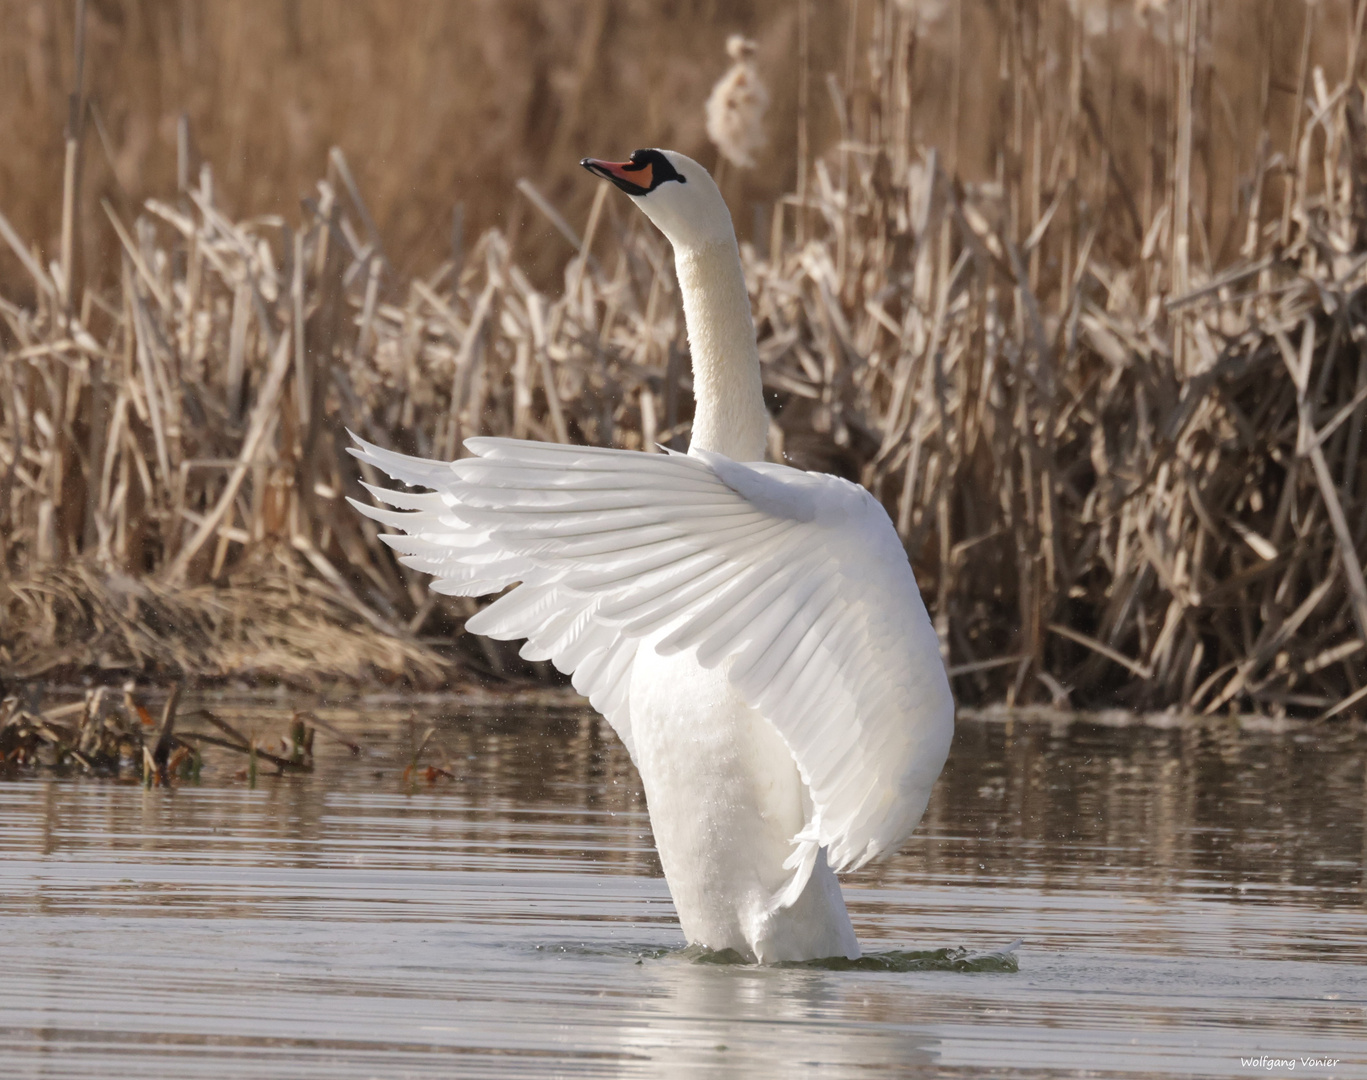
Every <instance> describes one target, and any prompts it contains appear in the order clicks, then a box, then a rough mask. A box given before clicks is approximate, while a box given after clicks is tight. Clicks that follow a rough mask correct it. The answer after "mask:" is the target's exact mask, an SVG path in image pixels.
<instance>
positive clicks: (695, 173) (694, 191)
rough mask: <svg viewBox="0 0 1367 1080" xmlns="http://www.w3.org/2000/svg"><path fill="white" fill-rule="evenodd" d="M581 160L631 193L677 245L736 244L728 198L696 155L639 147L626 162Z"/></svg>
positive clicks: (595, 172) (647, 215)
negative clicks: (697, 160)
mask: <svg viewBox="0 0 1367 1080" xmlns="http://www.w3.org/2000/svg"><path fill="white" fill-rule="evenodd" d="M579 164H580V165H582V166H584V168H586V169H588V171H589V172H591V173H593V174H594V175H595V176H601V177H602V178H603V179H604V180H610V181H611V182H612V183H614V184H616V185H617V186H618V187H619V188H621V189H622V190H623V191H625V192H626V193H627V194H628V195H630V196H631V198H632V201H633V202H634V203H636V205H637V206H639V207H640V208H641V210H642V211H643V212H644V213H645V215H646V217H648V218H650V220H651V221H653V222H654V223H655V226H656V227H657V228H658V229H659V230H660V231H661V232H662V233H664V234H665V237H666V238H667V239H668V240H669V242H670V243H671V244H673V245H674V247H675V248H694V247H703V246H706V245H708V244H717V243H735V236H736V233H735V229H734V228H733V227H732V225H731V211H730V210H728V209H727V206H726V200H725V199H723V198H722V197H721V191H720V190H718V188H717V185H716V182H715V181H714V180H713V179H712V177H711V176H709V175H708V172H707V170H706V169H704V168H703V167H702V166H701V165H699V164H698V163H697V162H696V161H694V160H693V159H692V158H690V157H685V156H684V155H683V154H680V153H676V152H675V151H673V150H637V151H636V152H635V153H633V154H632V155H631V158H630V159H629V160H627V161H622V162H614V161H601V160H599V159H598V158H584V160H583V161H581V162H580V163H579Z"/></svg>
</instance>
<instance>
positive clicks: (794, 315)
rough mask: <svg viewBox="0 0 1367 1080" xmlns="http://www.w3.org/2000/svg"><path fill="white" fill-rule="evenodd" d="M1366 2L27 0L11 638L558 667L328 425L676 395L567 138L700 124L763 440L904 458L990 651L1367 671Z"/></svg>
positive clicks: (17, 187)
mask: <svg viewBox="0 0 1367 1080" xmlns="http://www.w3.org/2000/svg"><path fill="white" fill-rule="evenodd" d="M82 8H84V10H85V12H86V15H85V34H84V37H83V38H82V39H81V41H80V44H81V47H83V49H84V64H83V66H82V67H81V70H82V71H83V81H81V82H80V83H79V85H78V84H77V81H76V78H75V76H76V72H77V63H76V60H75V57H76V54H77V44H78V43H77V38H78V35H76V34H75V12H76V11H78V10H81V9H82ZM1365 14H1367V2H1364V0H1320V2H1318V3H1301V2H1299V0H1297V2H1284V0H1170V2H1167V3H1164V2H1161V0H1138V2H1134V0H1124V2H1119V0H1117V2H1113V3H1108V2H1105V0H1095V2H1085V0H1072V2H1063V0H993V2H988V0H964V2H963V3H958V4H955V3H947V2H943V0H920V2H912V0H902V2H893V0H845V2H844V3H817V2H815V0H787V2H777V0H752V2H748V3H747V2H741V3H727V4H723V3H720V2H703V0H696V2H686V0H683V2H679V3H672V4H654V3H646V2H644V0H640V2H637V0H582V2H559V0H556V2H552V0H542V2H531V0H523V2H511V3H492V2H490V3H475V2H471V3H461V4H448V3H436V2H420V0H412V2H405V3H403V4H391V3H379V2H377V3H353V4H346V5H337V4H331V3H325V2H322V0H319V2H305V0H286V2H283V3H271V4H267V3H265V2H255V0H252V2H247V0H242V2H235V3H230V2H224V3H215V4H200V3H193V2H190V0H178V2H177V0H159V2H153V0H127V2H122V3H120V2H116V0H90V2H89V3H88V4H85V5H81V4H79V3H70V4H67V3H55V2H38V3H24V2H19V0H0V25H2V26H3V27H4V29H5V33H4V34H0V134H3V136H4V145H5V153H4V154H3V155H0V213H3V215H4V216H5V220H6V222H7V223H8V225H9V226H10V228H9V236H8V237H7V238H6V240H5V242H4V243H0V315H2V316H3V320H4V324H3V327H0V545H3V552H2V554H3V559H0V678H3V677H8V678H12V679H32V678H38V677H46V678H53V677H68V676H70V675H72V674H73V673H80V672H83V671H84V672H87V673H89V672H90V671H91V670H95V671H99V672H104V673H105V675H104V676H102V677H108V678H115V677H119V678H121V677H123V676H125V675H127V674H129V673H132V674H136V675H139V676H143V677H147V678H154V679H172V678H179V677H183V676H192V677H200V678H209V679H219V678H225V677H233V676H260V677H264V678H269V679H285V680H287V681H294V682H304V683H309V682H314V683H316V682H317V681H319V680H322V679H327V678H333V677H348V678H367V677H374V676H376V675H379V676H381V677H385V678H393V677H400V676H402V677H405V678H408V679H411V680H414V681H418V682H427V683H432V682H440V681H442V680H444V679H447V678H449V677H450V675H451V673H452V672H453V670H464V671H466V672H467V673H482V674H483V675H485V676H487V677H490V678H494V679H504V680H506V679H516V678H526V677H528V676H538V675H544V674H545V673H544V672H538V671H537V670H535V669H531V668H528V667H527V666H526V665H522V664H520V663H519V662H518V661H517V660H516V659H515V658H514V657H513V656H512V655H511V654H510V653H508V652H507V651H505V650H503V649H501V648H498V647H495V646H494V645H492V644H490V643H487V642H482V641H474V642H472V641H463V642H462V643H461V644H460V645H459V646H458V648H457V650H456V652H455V654H454V659H453V654H452V653H450V651H449V650H446V651H443V650H442V649H441V647H440V643H442V642H446V641H449V640H450V639H451V638H452V636H453V633H454V632H455V631H457V630H458V628H459V625H460V622H461V619H462V618H463V617H464V616H465V615H467V614H468V613H469V611H470V610H471V609H470V608H469V606H468V604H463V603H462V602H460V601H452V600H445V599H439V598H436V597H434V596H432V595H431V594H429V593H427V592H426V591H425V589H424V588H423V586H422V584H421V583H420V582H419V581H416V580H413V579H411V578H410V577H407V576H405V575H404V574H403V573H402V572H401V571H400V570H399V569H398V568H397V567H396V566H395V565H394V563H393V560H392V559H391V558H390V557H389V555H388V552H387V550H386V549H385V548H383V547H382V546H381V545H380V544H379V543H378V542H377V540H376V536H375V534H374V531H373V530H372V529H370V528H369V527H368V525H366V524H365V523H362V522H361V521H359V520H358V518H357V516H356V515H355V514H354V513H352V512H351V511H350V509H349V508H348V507H346V505H345V503H344V502H342V500H341V498H340V496H341V495H343V494H346V493H351V494H356V495H359V494H361V490H360V488H359V486H358V485H357V483H356V470H355V467H354V464H353V462H352V461H351V459H350V458H348V457H347V456H346V455H345V453H344V449H345V441H346V440H345V434H344V430H345V428H347V427H351V428H353V429H355V430H359V431H361V432H362V433H364V434H366V435H367V436H368V437H370V438H373V439H374V440H375V441H378V442H383V443H385V444H387V445H396V446H399V447H400V448H403V449H407V450H412V451H416V452H420V453H428V454H436V455H441V454H446V455H453V454H455V453H456V452H457V450H458V448H459V445H460V440H461V439H462V438H464V437H466V436H468V435H470V434H475V433H493V434H512V435H515V436H518V437H537V438H550V439H561V440H571V441H583V442H590V443H599V444H611V445H619V446H628V447H635V448H640V449H647V448H649V447H650V446H652V445H653V444H654V443H655V442H657V441H658V442H672V443H674V444H675V445H683V444H685V443H686V441H687V431H688V423H689V417H690V415H691V397H690V387H689V380H688V372H687V353H686V342H685V341H684V339H683V335H682V321H681V319H680V318H679V316H678V310H677V309H678V300H677V295H676V291H677V286H676V285H675V284H674V282H673V278H672V270H671V267H670V264H669V259H668V254H667V251H665V250H664V249H663V247H662V245H661V243H660V241H659V239H658V237H657V236H655V235H654V234H653V233H652V232H651V231H650V230H648V229H647V228H645V227H644V226H643V223H642V222H641V221H640V220H639V216H638V215H635V214H634V213H633V212H632V211H631V208H629V207H626V206H624V205H623V201H622V200H620V199H614V198H611V197H609V196H610V193H609V191H608V190H607V189H606V188H605V187H603V186H602V185H597V184H595V182H593V181H592V180H591V179H590V178H589V177H587V176H586V175H584V174H583V173H582V172H581V171H580V170H579V169H578V168H577V167H576V165H575V163H576V162H577V160H578V159H579V157H581V156H582V155H583V154H585V153H594V154H603V155H607V154H625V153H626V152H628V151H629V150H631V149H633V148H635V147H636V146H641V145H666V146H672V147H675V148H678V149H681V150H684V151H685V152H688V153H690V154H692V155H694V156H696V157H698V158H699V159H700V160H702V161H703V162H704V163H706V164H707V165H709V166H710V167H719V175H720V179H721V183H722V187H723V190H724V192H725V194H726V195H727V197H728V200H729V201H730V203H731V206H732V209H733V214H734V216H735V218H736V221H737V227H738V232H739V233H740V235H741V236H742V238H743V240H745V241H746V242H747V243H746V248H745V258H746V262H747V274H748V277H749V280H750V285H751V291H752V298H753V301H754V304H755V309H756V314H757V322H758V329H759V335H760V343H761V352H762V356H763V360H764V369H765V385H766V389H767V391H768V393H769V397H770V404H771V409H772V412H773V415H774V430H773V437H772V439H771V443H772V450H773V453H774V454H775V456H778V455H782V456H784V457H785V458H786V459H787V460H789V461H791V462H793V463H794V464H798V465H802V466H804V467H819V468H824V469H829V470H832V471H837V472H841V473H843V474H845V475H848V476H851V477H853V478H857V479H859V480H861V481H862V482H864V483H866V484H867V485H868V486H869V487H870V488H871V490H873V491H874V492H875V494H877V495H878V496H879V497H880V498H881V499H882V500H883V501H884V504H885V505H886V506H887V507H888V509H889V512H890V514H891V515H892V517H893V520H894V522H895V523H896V525H897V527H898V529H899V531H900V532H901V534H902V536H903V537H904V539H905V540H906V543H907V546H908V551H909V552H910V554H911V557H912V559H913V562H914V564H915V566H916V569H917V573H918V578H919V580H920V582H921V585H922V588H923V591H924V592H925V594H926V597H927V601H928V604H929V605H930V607H931V609H932V614H933V616H934V618H935V620H936V625H937V629H939V631H940V633H941V639H942V643H943V646H944V649H945V652H946V658H947V661H948V663H949V666H950V670H951V674H952V676H953V678H954V680H955V689H956V691H957V692H958V693H959V694H960V696H961V697H962V698H965V699H969V700H979V701H992V700H1000V699H1006V700H1008V701H1011V702H1020V701H1025V700H1046V701H1049V700H1052V701H1054V702H1056V703H1059V704H1071V705H1098V704H1116V703H1123V704H1130V705H1135V706H1142V707H1158V706H1175V707H1181V708H1188V709H1200V710H1206V711H1214V710H1217V709H1223V708H1246V709H1256V710H1262V711H1273V712H1288V711H1290V712H1293V713H1299V714H1308V715H1323V716H1342V715H1346V714H1348V713H1350V712H1352V711H1353V710H1354V709H1357V708H1360V705H1359V703H1360V702H1361V701H1362V699H1363V697H1364V696H1367V665H1365V664H1364V642H1365V641H1367V585H1364V583H1363V576H1362V569H1361V562H1362V553H1363V551H1364V541H1367V469H1363V468H1359V462H1360V459H1361V457H1362V444H1363V434H1364V426H1365V425H1367V354H1364V352H1363V349H1362V344H1361V342H1362V338H1363V334H1362V329H1361V328H1362V324H1363V322H1364V321H1367V320H1365V319H1364V310H1365V309H1367V300H1365V299H1364V296H1365V295H1367V294H1364V286H1365V285H1367V271H1365V269H1364V268H1367V255H1364V252H1367V113H1365V112H1364V104H1363V97H1362V93H1361V90H1360V88H1359V86H1358V83H1357V79H1358V77H1359V76H1360V75H1361V71H1360V70H1359V69H1360V68H1361V64H1360V62H1359V61H1360V57H1361V55H1362V47H1361V35H1362V30H1363V20H1364V15H1365ZM737 31H738V32H743V33H745V34H748V35H750V36H751V37H753V38H754V39H755V41H756V43H757V50H756V55H755V63H756V66H757V68H758V71H759V73H760V76H761V77H762V78H763V79H764V81H765V82H766V83H767V85H768V87H769V91H770V95H771V99H772V104H771V107H770V111H769V113H768V116H767V118H766V120H765V128H766V131H767V134H768V144H767V146H766V147H765V148H763V149H762V151H761V152H760V153H759V154H758V160H757V164H756V167H755V168H754V169H753V170H745V171H742V170H738V169H736V168H734V167H732V166H729V165H726V166H719V163H718V158H717V154H716V152H715V150H714V149H713V148H712V147H711V146H710V145H709V144H708V143H707V140H706V136H705V134H704V128H703V102H704V100H705V99H706V97H707V94H708V92H709V90H710V88H711V86H712V85H713V83H714V82H715V81H716V79H717V78H718V77H719V76H720V75H721V74H722V73H723V71H725V69H726V67H727V65H728V60H727V59H726V55H725V52H724V49H723V45H724V42H725V38H726V36H727V34H729V33H731V32H737ZM73 89H77V90H78V94H77V96H76V98H75V101H76V102H77V104H76V106H75V107H74V108H73V106H72V100H73V99H72V92H73ZM72 136H76V137H75V138H72ZM68 161H71V162H74V163H78V164H79V168H77V169H75V170H74V171H69V170H68V169H67V163H68ZM64 191H65V192H66V193H67V194H69V195H70V199H69V204H70V205H69V210H67V211H66V212H64V206H65V205H66V204H65V202H64V198H63V196H64ZM64 231H65V234H66V235H69V236H70V237H71V249H70V253H69V255H68V254H66V253H64V250H63V243H62V237H63V235H64ZM68 273H69V276H70V282H69V283H68V282H67V280H66V279H65V275H66V274H68ZM453 663H454V665H455V667H454V668H453V666H452V665H453Z"/></svg>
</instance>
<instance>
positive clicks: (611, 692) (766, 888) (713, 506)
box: [353, 151, 953, 962]
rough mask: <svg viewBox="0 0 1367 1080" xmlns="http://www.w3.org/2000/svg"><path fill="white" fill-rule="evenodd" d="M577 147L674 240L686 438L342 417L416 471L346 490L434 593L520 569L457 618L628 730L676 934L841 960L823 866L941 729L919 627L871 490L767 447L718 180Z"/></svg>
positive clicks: (942, 718)
mask: <svg viewBox="0 0 1367 1080" xmlns="http://www.w3.org/2000/svg"><path fill="white" fill-rule="evenodd" d="M586 164H588V165H590V167H592V168H593V171H595V172H597V173H598V174H599V175H603V176H606V177H607V178H608V179H612V180H613V181H614V183H617V184H618V186H619V187H623V188H624V189H625V190H627V191H628V192H629V193H630V194H632V195H633V196H634V197H635V198H636V201H637V203H638V204H639V205H640V206H641V207H642V209H643V210H645V212H646V213H647V215H648V216H650V217H651V219H652V220H653V221H655V223H656V224H657V225H659V226H660V228H661V230H662V231H663V232H664V233H665V235H666V236H667V237H668V238H669V240H670V241H671V243H672V244H673V246H674V250H675V259H676V265H677V268H678V276H679V282H680V286H681V289H682V291H683V296H684V313H685V319H686V322H687V325H688V335H689V343H690V349H691V352H692V359H693V370H694V391H695V397H696V401H697V408H696V413H695V419H694V426H693V438H692V442H691V446H690V449H689V452H688V454H687V455H684V454H677V453H668V454H645V453H640V452H636V451H622V450H608V449H596V448H586V447H577V446H563V445H559V444H548V443H531V442H522V441H517V440H511V439H492V438H477V439H470V440H468V441H467V442H466V447H467V448H468V449H469V450H470V451H471V452H472V453H473V454H474V456H473V457H470V458H465V459H462V460H460V461H456V462H449V463H448V462H437V461H425V460H420V459H416V458H411V457H406V456H404V455H401V454H395V453H392V452H390V451H387V450H383V449H381V448H380V447H376V446H373V445H371V444H369V443H365V442H363V441H361V440H359V439H358V440H357V442H358V444H359V448H358V449H357V450H355V451H353V452H354V453H356V454H357V455H358V456H359V457H361V458H362V459H364V460H367V461H369V462H371V463H372V464H374V465H375V466H376V467H378V468H379V469H381V470H383V471H384V472H386V473H387V474H388V475H390V476H391V477H393V478H395V479H397V480H400V481H402V482H404V483H406V484H410V485H413V486H417V487H425V488H430V489H431V493H429V494H410V493H404V492H396V491H392V490H387V489H371V490H372V491H373V493H374V494H375V495H376V496H377V497H378V498H379V499H381V500H382V501H384V502H386V503H388V504H389V505H390V506H392V507H395V508H397V509H396V510H385V509H379V508H375V507H367V506H362V505H360V504H355V505H356V506H357V508H358V509H359V510H361V511H362V512H363V513H366V514H368V515H370V516H371V517H373V518H375V519H377V520H379V521H381V522H384V523H386V524H389V525H393V526H396V527H397V528H400V529H402V530H403V531H404V532H405V533H407V535H404V536H398V535H391V536H386V537H385V539H386V541H387V542H389V543H390V544H391V546H393V547H394V548H395V549H396V550H397V551H399V552H400V553H401V555H402V556H403V560H402V561H403V562H404V563H406V564H407V565H409V566H412V567H415V568H417V569H420V570H424V571H426V572H428V573H431V574H433V575H435V577H436V580H435V581H434V582H433V583H432V588H433V589H435V590H436V591H438V592H444V593H450V594H456V595H467V596H479V595H485V594H488V593H494V592H499V591H501V590H503V589H505V588H506V587H507V586H508V585H511V584H513V583H515V582H520V583H521V584H520V585H519V587H518V588H516V589H514V590H512V591H511V592H509V593H507V594H506V595H504V596H502V597H500V598H499V599H498V600H497V601H495V602H494V603H493V604H491V605H490V606H489V607H488V608H486V609H484V610H483V611H481V612H480V613H479V614H478V615H476V616H474V617H473V618H471V619H470V620H469V621H468V623H467V624H466V625H467V629H469V630H471V631H472V632H475V633H482V634H488V635H490V636H492V637H496V638H501V639H518V638H526V639H527V643H526V645H524V646H523V649H522V655H523V656H525V657H527V658H529V659H549V660H551V661H552V662H553V663H555V665H556V666H557V667H558V668H559V669H560V670H561V671H565V672H571V673H573V682H574V686H575V688H576V689H578V690H579V691H580V692H581V693H583V694H585V695H587V696H588V698H589V700H590V702H591V704H592V705H593V706H594V708H596V709H598V711H599V712H601V713H602V714H603V715H604V716H605V717H606V718H607V720H608V722H609V723H610V724H611V725H612V727H613V728H614V730H615V731H616V732H617V733H618V735H619V736H620V737H621V739H622V741H623V743H624V744H625V745H626V747H627V750H628V751H629V752H630V754H631V756H632V760H633V761H634V762H635V764H636V767H637V768H638V770H639V771H640V774H641V779H642V782H643V785H644V787H645V793H646V800H647V804H648V807H649V810H650V817H651V825H652V828H653V830H654V834H655V841H656V845H657V847H658V849H659V852H660V859H661V862H662V864H663V866H664V871H665V877H666V879H667V881H668V883H669V887H670V892H671V893H672V894H673V897H674V902H675V907H676V908H677V910H678V913H679V920H680V923H681V924H682V927H683V930H684V933H685V935H686V937H687V938H688V940H689V941H690V942H692V943H696V944H700V945H704V946H707V947H709V948H712V949H735V950H736V951H738V952H741V953H743V954H745V955H749V956H753V957H754V958H755V959H756V960H758V961H760V962H776V961H784V960H806V959H814V958H819V957H825V956H847V957H851V958H853V957H857V956H858V955H859V946H858V943H857V942H856V940H855V935H854V931H853V929H852V927H851V926H850V921H849V916H848V915H847V913H846V911H845V904H844V900H843V899H842V897H841V894H840V887H839V883H838V882H837V880H836V878H835V871H839V870H844V869H852V868H855V867H858V866H861V865H863V864H864V863H865V862H867V861H868V860H870V859H872V858H875V857H878V856H880V855H886V854H890V853H892V852H894V851H896V849H897V848H898V847H899V846H900V844H901V843H902V841H903V840H904V839H905V838H906V837H907V836H908V835H909V834H910V832H911V831H912V829H914V828H915V826H916V824H917V822H918V821H919V820H920V818H921V815H922V814H923V813H924V811H925V807H926V804H927V801H928V800H929V797H930V791H931V787H932V785H933V784H934V781H935V779H936V777H937V776H938V775H939V773H940V770H941V768H942V767H943V765H944V761H945V758H946V756H947V754H948V750H949V742H950V738H951V736H952V733H953V700H952V697H951V695H950V691H949V683H948V679H947V677H946V675H945V670H944V666H943V664H942V662H941V660H940V653H939V646H938V642H937V639H936V636H935V633H934V630H933V629H932V627H931V625H930V620H929V618H928V617H927V615H926V610H925V605H924V604H923V603H922V601H921V596H920V592H919V590H918V589H917V587H916V581H915V579H914V577H913V576H912V572H911V567H910V566H909V564H908V563H907V558H906V554H905V552H904V551H903V549H902V545H901V542H900V540H899V539H898V537H897V535H896V532H895V531H894V530H893V528H892V523H891V522H890V521H889V520H888V517H887V514H886V512H885V511H884V510H883V508H882V507H881V506H880V505H879V504H878V502H877V501H876V500H875V499H874V498H873V497H872V496H871V495H869V494H868V492H866V491H865V490H864V489H863V488H861V487H859V486H857V485H855V484H851V483H849V482H848V481H845V480H841V479H839V478H837V477H833V476H827V475H825V474H821V473H805V472H800V471H798V470H796V469H791V468H788V467H786V466H783V465H774V464H767V463H764V462H763V461H761V460H760V459H761V458H762V456H763V450H764V445H765V439H766V435H767V424H768V420H767V414H766V412H765V410H764V404H763V397H762V391H761V386H760V371H759V358H758V354H757V350H756V347H755V336H754V328H753V324H752V322H751V317H750V309H749V298H748V296H747V294H746V291H745V284H744V278H743V275H742V272H741V266H740V258H739V254H738V252H737V249H736V241H735V236H734V232H733V230H732V228H731V221H730V216H729V214H728V213H727V211H726V205H725V202H724V201H723V200H722V198H721V195H720V193H719V192H718V191H717V188H716V185H715V184H713V182H712V180H711V177H709V176H708V175H707V173H706V172H705V171H704V170H703V169H702V167H701V166H699V165H698V164H697V163H696V162H693V161H691V160H689V159H688V158H686V157H683V156H682V155H679V154H674V153H671V152H662V151H638V152H637V154H635V155H633V158H632V161H631V162H630V163H626V164H624V165H610V164H608V163H605V162H591V163H590V162H586ZM640 180H644V181H645V182H644V183H639V182H636V181H640ZM633 189H639V190H633Z"/></svg>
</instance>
